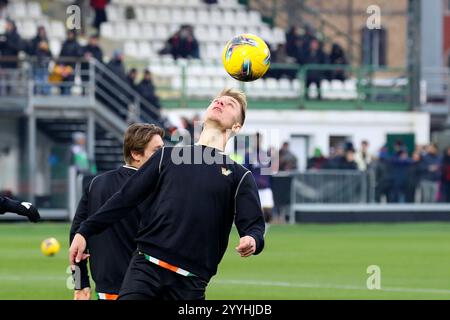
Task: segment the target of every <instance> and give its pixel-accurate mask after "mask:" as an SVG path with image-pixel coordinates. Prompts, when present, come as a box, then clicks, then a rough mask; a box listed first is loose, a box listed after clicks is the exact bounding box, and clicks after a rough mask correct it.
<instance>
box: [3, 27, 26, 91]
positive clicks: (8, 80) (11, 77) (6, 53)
mask: <svg viewBox="0 0 450 320" xmlns="http://www.w3.org/2000/svg"><path fill="white" fill-rule="evenodd" d="M23 47H24V46H23V41H22V38H21V37H20V35H19V33H18V32H17V27H16V24H15V22H14V21H12V20H9V19H7V20H6V26H5V34H3V35H0V58H1V59H3V60H2V61H0V95H5V94H11V93H12V92H13V88H15V85H14V84H13V83H14V82H15V81H16V80H17V76H16V74H15V73H14V71H9V72H2V70H1V69H16V68H17V67H18V58H19V52H20V51H22V50H23V49H24V48H23Z"/></svg>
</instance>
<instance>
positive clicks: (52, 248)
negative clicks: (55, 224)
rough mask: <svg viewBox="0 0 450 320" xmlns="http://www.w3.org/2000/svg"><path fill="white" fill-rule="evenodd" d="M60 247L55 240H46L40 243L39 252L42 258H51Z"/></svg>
mask: <svg viewBox="0 0 450 320" xmlns="http://www.w3.org/2000/svg"><path fill="white" fill-rule="evenodd" d="M59 249H61V245H60V244H59V242H58V240H56V239H55V238H48V239H45V240H44V241H42V242H41V251H42V253H43V254H44V256H47V257H51V256H54V255H55V254H57V253H58V252H59Z"/></svg>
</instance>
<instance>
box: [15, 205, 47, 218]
mask: <svg viewBox="0 0 450 320" xmlns="http://www.w3.org/2000/svg"><path fill="white" fill-rule="evenodd" d="M17 213H18V214H19V215H21V216H25V217H27V218H28V220H30V221H31V222H38V221H39V219H40V218H41V216H40V214H39V211H38V210H37V209H36V207H35V206H33V204H31V203H29V202H22V203H20V205H19V206H18V209H17Z"/></svg>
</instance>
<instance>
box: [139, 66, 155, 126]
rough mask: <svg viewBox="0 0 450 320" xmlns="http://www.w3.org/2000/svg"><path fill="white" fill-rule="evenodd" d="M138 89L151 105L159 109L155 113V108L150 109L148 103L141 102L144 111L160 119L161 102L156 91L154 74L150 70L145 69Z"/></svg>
mask: <svg viewBox="0 0 450 320" xmlns="http://www.w3.org/2000/svg"><path fill="white" fill-rule="evenodd" d="M137 91H138V92H139V94H140V95H141V96H142V97H143V98H144V99H145V100H146V101H147V102H148V103H150V104H151V105H153V106H154V107H155V108H156V109H157V110H158V111H157V113H155V111H154V110H153V109H149V108H148V106H147V104H141V109H142V110H143V111H144V112H147V113H149V114H150V115H151V116H152V117H154V118H155V119H159V117H160V115H159V110H160V109H161V104H160V102H159V98H158V96H157V95H156V92H155V86H154V85H153V81H152V74H151V73H150V71H149V70H145V71H144V77H143V79H142V81H141V82H140V83H139V85H138V86H137Z"/></svg>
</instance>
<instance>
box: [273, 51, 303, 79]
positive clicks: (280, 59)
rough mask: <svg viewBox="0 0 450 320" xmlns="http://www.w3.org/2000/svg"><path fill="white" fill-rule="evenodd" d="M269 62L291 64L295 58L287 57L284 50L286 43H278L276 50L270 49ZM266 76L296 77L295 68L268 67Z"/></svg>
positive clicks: (278, 77)
mask: <svg viewBox="0 0 450 320" xmlns="http://www.w3.org/2000/svg"><path fill="white" fill-rule="evenodd" d="M271 63H281V64H292V63H295V59H294V58H292V57H289V56H288V55H287V52H286V45H285V44H283V43H280V44H279V45H278V46H277V49H276V50H273V51H272V50H271ZM267 77H273V78H276V79H280V78H282V77H287V78H289V79H294V78H296V77H297V69H296V68H277V69H273V68H269V70H268V71H267Z"/></svg>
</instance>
